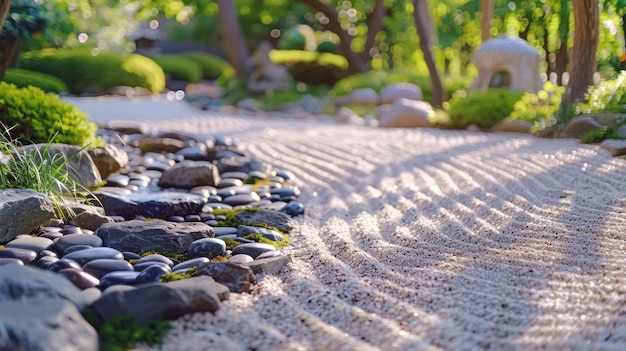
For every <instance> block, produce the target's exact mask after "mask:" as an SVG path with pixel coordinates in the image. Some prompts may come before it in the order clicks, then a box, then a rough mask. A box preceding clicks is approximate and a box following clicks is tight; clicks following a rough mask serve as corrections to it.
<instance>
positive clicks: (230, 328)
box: [69, 99, 626, 351]
mask: <svg viewBox="0 0 626 351" xmlns="http://www.w3.org/2000/svg"><path fill="white" fill-rule="evenodd" d="M69 100H70V102H72V103H76V104H77V105H78V106H79V107H81V108H83V109H84V110H86V111H87V112H89V113H90V114H91V116H92V117H91V118H92V120H94V121H96V122H98V123H100V124H106V123H111V124H136V125H143V126H144V128H146V130H149V131H152V132H154V131H184V132H187V133H192V134H195V135H210V134H211V135H225V136H232V137H237V138H239V139H240V140H241V141H242V142H243V143H244V144H245V146H246V148H247V150H248V151H249V152H250V153H251V154H252V155H253V156H254V157H256V158H258V159H261V160H265V161H267V162H269V163H271V164H272V165H273V166H274V167H275V168H282V169H288V170H291V171H292V172H294V173H295V174H296V176H297V177H298V180H297V181H296V185H297V186H299V187H300V188H301V190H302V195H301V197H300V201H301V202H302V203H304V204H305V206H306V214H305V215H304V216H302V217H299V218H298V219H297V221H298V222H299V226H298V228H297V229H296V230H295V231H294V232H293V233H292V235H291V238H292V240H293V243H292V245H291V246H289V247H288V248H286V249H285V253H287V254H288V255H291V256H292V258H293V262H292V263H291V264H289V265H288V266H287V267H286V269H285V270H284V272H283V273H281V274H279V275H277V276H266V277H262V278H261V279H260V281H259V284H258V285H257V286H256V288H255V289H254V291H253V293H252V294H248V295H239V294H232V295H231V298H230V300H228V301H226V302H225V303H224V304H223V308H222V309H221V310H220V311H218V312H217V313H216V314H215V315H213V314H194V315H187V316H185V317H183V318H181V319H179V320H177V321H175V322H173V326H174V328H173V330H172V331H171V332H170V334H169V335H168V336H167V338H166V341H165V344H164V345H163V346H162V350H177V351H179V350H328V351H330V350H384V351H391V350H430V349H433V350H434V349H441V350H486V349H490V350H543V349H550V350H563V349H567V350H570V349H571V350H623V349H624V348H626V215H625V214H624V212H625V210H626V162H625V161H624V160H621V159H619V158H612V157H611V155H610V154H609V152H608V151H605V150H602V149H599V147H597V146H594V145H584V144H580V143H579V142H578V141H577V140H574V139H556V140H555V139H541V138H535V137H532V136H526V135H521V134H503V133H499V134H489V133H474V132H467V131H443V130H437V129H377V128H369V127H361V126H355V125H348V124H340V123H334V122H332V121H329V120H328V119H324V120H319V119H317V118H316V117H311V118H308V119H305V120H300V119H292V118H289V117H288V116H287V117H286V116H284V115H283V116H280V117H267V116H249V115H248V116H244V115H235V114H227V113H217V112H212V113H209V112H203V111H199V110H194V109H191V108H189V106H187V105H184V103H182V102H169V101H167V100H164V99H157V100H152V101H150V100H140V101H135V100H130V99H125V100H124V99H119V100H114V99H108V100H107V99H101V100H99V99H91V100H90V99H69ZM81 104H82V105H81ZM115 104H118V106H116V105H115ZM139 349H142V350H147V349H150V348H149V347H147V346H146V347H144V346H141V347H140V348H139ZM154 350H159V348H158V347H157V348H154Z"/></svg>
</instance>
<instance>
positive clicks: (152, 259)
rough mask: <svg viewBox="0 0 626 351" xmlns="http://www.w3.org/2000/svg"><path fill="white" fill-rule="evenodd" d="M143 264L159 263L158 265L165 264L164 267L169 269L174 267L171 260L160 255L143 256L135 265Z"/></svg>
mask: <svg viewBox="0 0 626 351" xmlns="http://www.w3.org/2000/svg"><path fill="white" fill-rule="evenodd" d="M144 262H160V263H165V264H166V265H168V266H170V267H173V266H174V262H173V261H172V259H171V258H169V257H166V256H163V255H160V254H150V255H146V256H143V257H142V258H140V259H139V260H137V262H136V263H135V264H138V263H144Z"/></svg>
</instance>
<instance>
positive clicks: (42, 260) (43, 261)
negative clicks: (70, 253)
mask: <svg viewBox="0 0 626 351" xmlns="http://www.w3.org/2000/svg"><path fill="white" fill-rule="evenodd" d="M58 260H59V258H57V257H54V256H42V257H39V258H38V259H37V260H36V261H35V263H34V265H35V267H37V268H40V269H44V270H47V269H48V268H49V267H50V265H51V264H53V263H54V262H56V261H58ZM79 267H80V266H79Z"/></svg>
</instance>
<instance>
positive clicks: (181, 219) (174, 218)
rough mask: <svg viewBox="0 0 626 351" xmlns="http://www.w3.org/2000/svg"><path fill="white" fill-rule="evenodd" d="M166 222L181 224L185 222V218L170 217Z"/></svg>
mask: <svg viewBox="0 0 626 351" xmlns="http://www.w3.org/2000/svg"><path fill="white" fill-rule="evenodd" d="M167 220H168V221H169V222H176V223H182V222H184V221H185V217H183V216H170V217H169V218H168V219H167Z"/></svg>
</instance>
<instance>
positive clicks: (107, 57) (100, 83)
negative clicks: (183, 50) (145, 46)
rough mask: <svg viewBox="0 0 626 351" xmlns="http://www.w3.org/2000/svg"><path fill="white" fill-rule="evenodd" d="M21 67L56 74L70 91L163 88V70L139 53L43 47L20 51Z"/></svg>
mask: <svg viewBox="0 0 626 351" xmlns="http://www.w3.org/2000/svg"><path fill="white" fill-rule="evenodd" d="M20 63H21V67H22V68H24V69H28V70H32V71H38V72H42V73H46V74H49V75H52V76H55V77H59V78H60V79H61V80H63V81H64V82H65V84H67V86H68V89H69V91H70V93H73V94H81V93H83V92H85V91H86V90H87V89H94V90H96V91H97V92H104V91H106V89H109V88H111V87H115V86H131V87H143V88H146V89H148V90H150V91H152V92H155V93H156V92H160V91H162V90H163V89H164V88H165V75H164V73H163V70H162V69H161V68H160V67H159V65H157V64H156V63H155V62H154V61H152V60H151V59H149V58H147V57H144V56H140V55H135V54H133V55H116V54H113V53H109V52H101V51H98V50H97V49H92V50H90V49H44V50H38V51H30V52H27V53H25V54H24V55H22V58H21V61H20Z"/></svg>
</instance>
